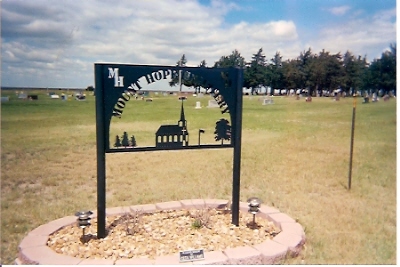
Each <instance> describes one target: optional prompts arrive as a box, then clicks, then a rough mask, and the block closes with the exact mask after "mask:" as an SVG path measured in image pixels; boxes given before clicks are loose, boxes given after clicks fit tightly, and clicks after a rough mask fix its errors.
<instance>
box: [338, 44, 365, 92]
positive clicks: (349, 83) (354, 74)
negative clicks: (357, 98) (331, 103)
mask: <svg viewBox="0 0 400 267" xmlns="http://www.w3.org/2000/svg"><path fill="white" fill-rule="evenodd" d="M343 69H344V76H343V82H342V84H343V89H344V91H345V92H347V93H350V94H353V93H356V92H357V90H358V89H361V87H362V86H363V78H365V75H364V73H365V70H366V69H367V62H366V58H365V57H364V58H361V56H358V58H356V57H355V56H354V55H353V54H352V53H351V52H349V51H347V52H346V53H345V54H344V56H343Z"/></svg>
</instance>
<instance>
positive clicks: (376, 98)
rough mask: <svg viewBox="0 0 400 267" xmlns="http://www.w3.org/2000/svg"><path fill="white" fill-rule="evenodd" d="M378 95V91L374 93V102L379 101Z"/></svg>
mask: <svg viewBox="0 0 400 267" xmlns="http://www.w3.org/2000/svg"><path fill="white" fill-rule="evenodd" d="M378 100H379V99H378V96H377V95H376V93H373V94H372V102H378Z"/></svg>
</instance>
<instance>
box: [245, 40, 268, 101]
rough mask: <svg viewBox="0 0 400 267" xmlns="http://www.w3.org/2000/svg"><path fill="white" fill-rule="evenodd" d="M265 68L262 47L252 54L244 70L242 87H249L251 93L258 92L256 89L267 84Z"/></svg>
mask: <svg viewBox="0 0 400 267" xmlns="http://www.w3.org/2000/svg"><path fill="white" fill-rule="evenodd" d="M266 74H267V69H266V60H265V55H264V54H263V50H262V48H260V49H259V50H258V52H257V53H256V54H253V57H252V60H251V62H250V66H248V67H247V68H246V69H245V71H244V84H243V85H244V87H246V88H251V94H254V93H256V94H258V92H257V89H258V88H259V87H260V86H265V85H266V84H267V77H266Z"/></svg>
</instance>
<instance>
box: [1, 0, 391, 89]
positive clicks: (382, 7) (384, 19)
mask: <svg viewBox="0 0 400 267" xmlns="http://www.w3.org/2000/svg"><path fill="white" fill-rule="evenodd" d="M0 3H1V38H2V48H1V58H2V62H1V63H2V70H1V74H2V75H1V77H2V78H1V83H2V86H24V87H26V86H28V87H79V88H86V87H87V86H89V85H93V84H94V77H93V64H94V63H95V62H119V63H132V64H157V65H175V63H176V62H177V61H178V60H179V58H180V56H181V55H182V54H185V55H186V57H187V59H188V65H189V66H197V65H198V64H199V63H200V61H201V60H203V59H204V60H206V62H207V63H208V66H212V65H213V64H214V62H215V61H217V60H218V59H219V58H220V57H221V56H224V55H229V54H230V53H231V52H232V51H233V50H234V49H237V50H238V51H239V52H240V53H241V55H242V56H244V57H245V59H246V60H247V61H249V60H250V59H251V56H252V54H254V53H256V52H257V51H258V49H259V48H263V51H264V54H265V55H266V56H267V58H271V57H272V56H273V55H274V54H275V53H276V52H277V51H279V52H280V54H281V55H282V56H283V60H287V59H292V58H296V57H297V56H298V55H299V54H300V52H301V51H304V50H307V49H308V48H309V47H310V48H311V49H312V51H313V52H314V53H318V52H320V51H321V50H322V49H325V50H326V51H329V52H331V53H338V52H340V53H342V54H344V53H345V52H346V51H347V50H349V51H351V52H352V53H353V54H355V55H361V56H364V55H366V56H367V59H368V60H372V59H374V58H377V57H379V56H380V54H381V53H382V52H383V51H384V50H385V49H388V47H389V45H390V43H395V42H396V1H395V0H381V1H378V0H347V1H345V0H252V1H251V0H232V1H229V0H225V1H223V0H207V1H206V0H184V1H181V0H164V1H159V0H135V1H130V0H119V1H112V0H85V1H81V0H79V1H78V0H68V1H52V0H35V1H26V0H3V1H2V2H0Z"/></svg>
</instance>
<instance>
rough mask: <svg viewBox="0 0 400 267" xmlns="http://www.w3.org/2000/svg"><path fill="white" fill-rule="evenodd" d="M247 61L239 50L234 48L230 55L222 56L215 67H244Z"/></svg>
mask: <svg viewBox="0 0 400 267" xmlns="http://www.w3.org/2000/svg"><path fill="white" fill-rule="evenodd" d="M245 65H246V62H245V60H244V57H242V56H241V55H240V53H239V51H238V50H236V49H235V50H233V51H232V53H231V54H230V55H229V56H222V57H221V58H220V59H219V60H218V61H216V62H215V64H214V67H215V68H228V67H239V68H244V67H245Z"/></svg>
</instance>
